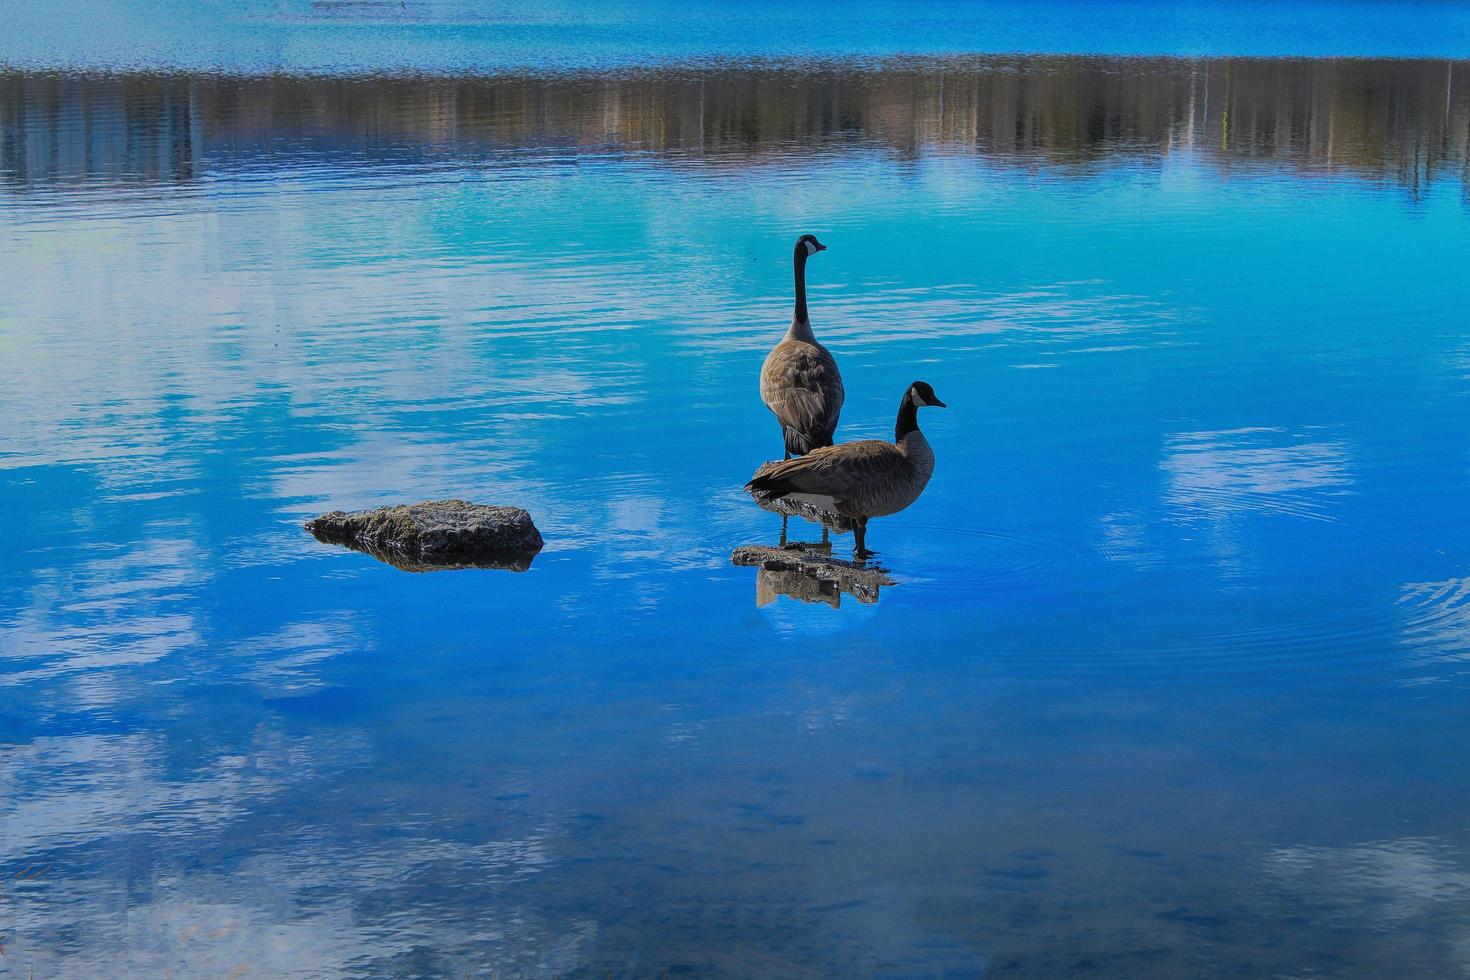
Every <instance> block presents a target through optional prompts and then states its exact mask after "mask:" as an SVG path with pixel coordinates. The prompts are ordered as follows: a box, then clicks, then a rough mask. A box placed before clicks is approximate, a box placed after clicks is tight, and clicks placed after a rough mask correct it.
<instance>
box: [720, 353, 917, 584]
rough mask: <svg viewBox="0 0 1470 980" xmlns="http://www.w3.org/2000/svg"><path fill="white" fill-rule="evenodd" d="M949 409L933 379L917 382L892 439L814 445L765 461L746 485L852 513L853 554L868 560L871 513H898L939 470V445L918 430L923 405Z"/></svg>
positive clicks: (778, 496) (773, 496) (847, 514)
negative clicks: (936, 468) (797, 455)
mask: <svg viewBox="0 0 1470 980" xmlns="http://www.w3.org/2000/svg"><path fill="white" fill-rule="evenodd" d="M925 405H933V406H935V407H936V408H944V407H945V404H944V402H942V401H940V400H939V399H938V398H937V397H936V396H935V394H934V389H933V388H931V387H929V384H928V382H925V381H915V382H914V383H913V384H911V385H909V389H908V391H906V392H904V395H903V401H902V402H901V403H899V406H898V424H897V426H895V427H894V433H893V441H892V442H885V441H883V440H882V439H863V440H860V441H858V442H844V443H841V444H840V445H836V446H828V447H826V448H824V449H814V450H812V451H811V452H810V453H808V454H807V455H806V456H803V457H802V458H800V459H792V460H786V461H784V462H780V463H766V464H765V465H764V466H762V467H761V468H760V469H758V470H756V471H755V476H754V477H752V478H751V481H750V482H749V483H747V484H746V485H745V489H746V490H749V491H750V492H752V493H757V494H762V495H765V496H767V497H769V498H770V499H773V500H778V499H781V498H789V499H792V500H799V501H804V502H806V503H810V504H812V505H813V506H815V507H817V508H819V509H822V510H830V511H835V512H836V513H838V514H842V515H843V516H845V517H850V518H852V521H853V534H854V536H855V537H856V538H857V543H856V547H855V548H854V549H853V554H854V556H855V557H857V558H858V559H860V560H861V559H863V558H866V557H868V555H870V554H872V552H870V551H868V549H867V542H866V538H867V531H868V518H870V517H885V516H887V515H888V514H896V513H898V512H899V511H901V510H903V509H904V508H905V507H907V506H908V505H909V504H911V503H913V502H914V501H915V500H918V499H919V494H921V493H923V492H924V487H925V486H927V485H928V483H929V477H930V476H932V475H933V473H934V450H933V449H931V448H929V440H928V439H925V438H924V433H922V432H920V431H919V408H920V407H921V406H925Z"/></svg>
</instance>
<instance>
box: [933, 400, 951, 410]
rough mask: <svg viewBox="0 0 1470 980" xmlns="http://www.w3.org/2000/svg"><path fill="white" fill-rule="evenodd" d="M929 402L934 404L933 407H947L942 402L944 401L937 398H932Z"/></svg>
mask: <svg viewBox="0 0 1470 980" xmlns="http://www.w3.org/2000/svg"><path fill="white" fill-rule="evenodd" d="M929 404H930V405H932V406H934V407H935V408H949V406H948V405H946V404H944V402H942V401H940V400H939V399H938V398H936V399H934V400H933V401H932V402H930V403H929Z"/></svg>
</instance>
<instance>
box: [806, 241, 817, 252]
mask: <svg viewBox="0 0 1470 980" xmlns="http://www.w3.org/2000/svg"><path fill="white" fill-rule="evenodd" d="M806 254H808V255H816V254H817V246H815V245H813V244H812V243H811V242H807V243H806Z"/></svg>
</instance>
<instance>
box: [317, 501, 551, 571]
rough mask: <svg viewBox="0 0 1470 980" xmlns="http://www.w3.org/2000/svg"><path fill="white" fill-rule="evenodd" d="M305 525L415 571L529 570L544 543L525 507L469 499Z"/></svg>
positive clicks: (337, 515)
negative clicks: (495, 504)
mask: <svg viewBox="0 0 1470 980" xmlns="http://www.w3.org/2000/svg"><path fill="white" fill-rule="evenodd" d="M304 527H305V528H306V529H307V530H308V531H310V532H311V533H312V535H314V536H315V537H316V539H317V540H318V541H324V542H326V543H328V544H343V545H347V546H348V547H349V548H355V549H357V550H358V551H365V552H367V553H368V554H370V555H372V556H373V557H374V558H377V559H379V560H380V561H385V562H387V563H389V564H391V565H393V566H395V567H397V568H401V569H403V570H405V571H411V572H427V571H435V570H439V569H448V568H508V569H511V570H513V571H518V572H519V571H525V570H526V569H527V568H530V567H531V559H532V558H534V557H535V556H536V553H537V552H538V551H540V550H541V547H542V543H543V542H542V540H541V532H539V531H537V530H536V525H535V524H534V523H533V522H532V521H531V515H530V514H528V513H527V512H526V511H524V510H522V509H521V508H519V507H489V506H486V505H484V504H472V503H469V502H468V501H465V500H426V501H423V502H422V503H417V504H398V505H397V506H393V507H376V508H374V509H372V510H359V511H353V512H351V513H347V512H344V511H340V510H334V511H332V512H331V513H330V514H323V515H322V516H320V517H316V518H313V519H312V520H309V521H307V522H306V524H305V525H304Z"/></svg>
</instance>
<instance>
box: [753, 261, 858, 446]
mask: <svg viewBox="0 0 1470 980" xmlns="http://www.w3.org/2000/svg"><path fill="white" fill-rule="evenodd" d="M826 249H827V246H825V245H823V244H822V243H821V242H819V241H817V240H816V238H815V237H813V236H811V235H802V236H801V237H800V238H798V239H797V240H796V249H795V253H794V255H793V256H792V261H793V263H794V264H795V273H796V312H795V314H793V315H792V317H791V329H789V330H787V331H786V338H785V339H784V340H782V341H781V342H780V343H779V344H777V345H776V346H775V347H774V348H772V350H771V352H770V353H769V354H767V355H766V362H765V363H764V364H762V365H761V401H763V402H765V403H766V407H767V408H769V409H770V410H771V411H772V412H774V413H775V415H776V420H777V421H778V422H780V423H781V434H782V436H783V437H784V438H785V440H786V458H787V459H790V458H791V457H792V456H803V455H805V454H807V453H809V452H811V451H812V450H813V449H817V448H818V447H821V446H830V445H832V433H833V432H834V431H836V429H837V416H838V415H839V414H841V412H842V398H843V390H842V375H841V374H839V373H838V372H837V362H836V361H834V360H833V359H832V355H831V354H830V353H828V352H827V348H825V347H823V346H822V345H821V344H819V343H817V338H816V337H814V336H813V335H812V326H811V323H810V322H808V320H807V315H806V260H807V259H808V258H810V257H811V256H813V255H816V254H817V253H818V252H824V251H826Z"/></svg>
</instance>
